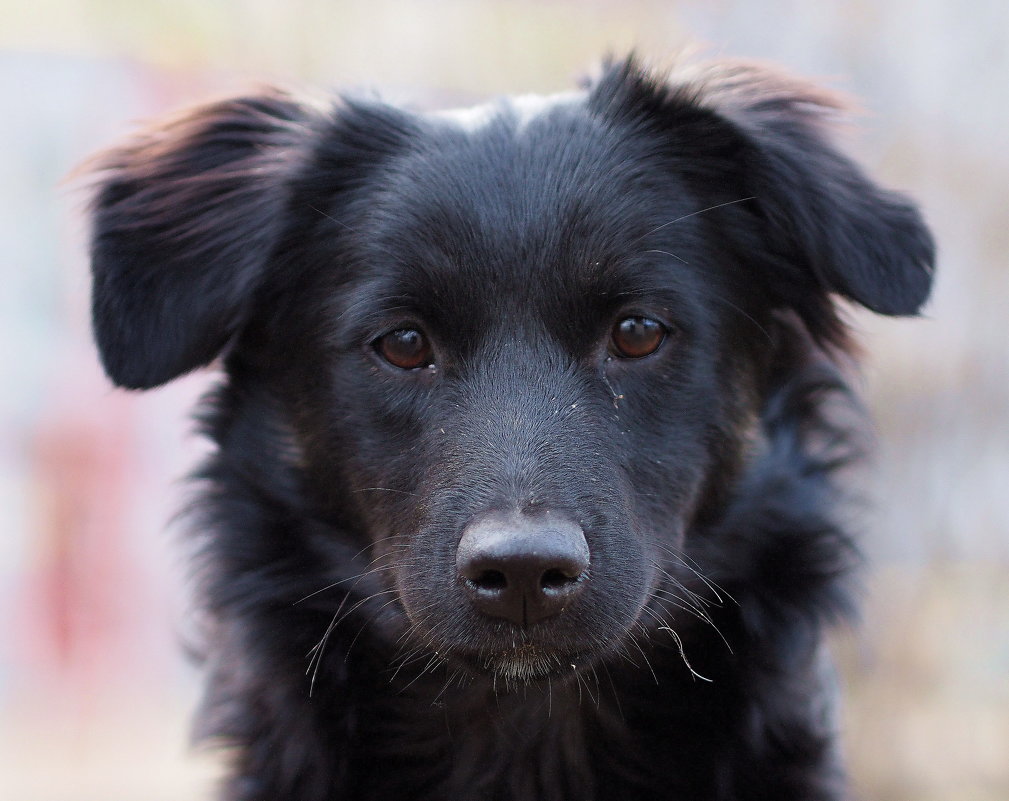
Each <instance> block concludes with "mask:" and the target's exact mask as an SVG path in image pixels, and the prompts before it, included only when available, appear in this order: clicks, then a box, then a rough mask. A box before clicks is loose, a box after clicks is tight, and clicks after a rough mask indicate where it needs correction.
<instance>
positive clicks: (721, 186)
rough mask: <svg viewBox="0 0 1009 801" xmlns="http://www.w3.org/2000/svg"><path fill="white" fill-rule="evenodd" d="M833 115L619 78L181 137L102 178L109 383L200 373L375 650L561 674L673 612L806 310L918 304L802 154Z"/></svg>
mask: <svg viewBox="0 0 1009 801" xmlns="http://www.w3.org/2000/svg"><path fill="white" fill-rule="evenodd" d="M830 106H831V103H830V101H828V99H826V98H824V97H823V96H822V95H820V94H818V93H815V92H814V91H812V90H810V89H809V88H808V87H805V86H800V85H796V84H794V83H787V82H783V81H781V80H780V79H778V78H776V77H774V76H769V75H767V74H765V73H761V72H755V71H752V70H744V69H736V68H733V69H723V70H721V71H713V72H711V73H709V74H706V75H698V76H696V77H694V78H693V79H691V80H690V81H689V82H684V83H682V84H678V85H672V84H669V83H666V82H664V81H661V80H658V79H656V78H653V77H650V76H648V75H646V74H644V73H642V72H641V71H640V70H639V69H638V68H637V67H636V66H635V65H634V64H633V63H630V62H628V63H625V64H620V65H615V66H613V67H611V68H609V69H608V70H607V72H606V74H605V75H604V77H603V78H602V79H601V80H600V81H599V82H597V83H596V84H595V85H594V86H593V87H592V88H590V89H589V90H587V91H585V92H583V93H577V94H571V95H565V96H559V97H557V98H552V99H548V100H546V101H537V102H532V101H515V102H502V103H500V104H498V105H496V106H490V107H486V108H484V109H480V110H477V111H474V112H470V113H468V114H443V115H429V116H417V115H410V114H406V113H404V112H400V111H398V110H395V109H391V108H388V107H385V106H381V105H377V104H360V103H348V104H344V105H342V106H340V107H338V108H337V109H335V110H332V109H318V108H314V107H310V106H307V105H304V104H301V103H299V102H297V101H294V100H292V99H291V98H288V97H286V96H282V95H275V96H262V97H256V98H247V99H242V100H236V101H229V102H226V103H223V104H218V105H216V106H211V107H207V108H204V109H201V110H198V111H197V112H195V113H194V114H193V115H190V116H188V117H185V118H182V119H179V120H176V121H174V122H172V123H170V124H168V125H167V126H164V127H162V128H160V129H158V130H157V131H155V132H153V133H151V134H148V135H147V136H145V137H143V138H141V139H139V140H137V141H136V142H134V143H132V144H130V145H128V146H126V147H124V148H121V149H119V150H116V151H113V152H111V153H110V154H108V155H107V156H106V157H105V158H104V161H103V163H102V169H103V172H102V176H103V179H102V180H103V183H102V187H101V189H100V191H99V193H98V195H97V202H96V216H95V220H96V222H95V235H94V247H93V260H94V272H95V294H94V321H95V330H96V336H97V339H98V342H99V346H100V348H101V350H102V354H103V358H104V361H105V365H106V369H107V370H108V372H109V374H110V375H111V377H112V378H113V379H114V380H115V381H117V382H118V383H120V384H123V385H125V386H131V387H138V388H146V387H149V386H154V385H157V384H159V383H162V382H164V381H167V380H169V379H171V378H172V377H174V376H175V375H178V374H180V373H182V372H185V371H187V370H190V369H193V368H194V367H197V366H199V365H202V364H204V363H206V362H208V361H210V360H211V359H213V358H215V357H216V356H217V355H218V354H219V353H220V352H222V351H225V352H226V361H225V365H226V371H227V382H228V384H227V395H228V399H229V400H228V403H230V404H231V405H232V407H233V408H234V409H235V410H237V411H236V414H235V416H234V417H233V418H231V419H232V420H233V421H237V422H235V423H234V425H231V426H230V427H229V428H227V429H226V430H225V429H223V428H222V430H218V431H216V432H215V437H216V438H217V440H218V442H219V444H220V446H221V452H222V454H223V455H224V458H225V459H226V460H230V461H231V462H232V463H234V464H236V465H239V466H241V470H239V472H242V471H243V470H244V474H245V475H247V476H248V477H249V481H250V483H252V484H254V485H256V486H257V487H259V488H260V489H261V490H262V491H263V492H264V493H265V494H266V495H267V496H269V498H270V501H269V503H271V504H275V505H278V506H281V507H283V508H284V509H286V510H287V511H288V512H289V513H290V514H291V515H293V516H299V517H301V518H304V519H310V520H314V521H318V522H319V523H320V525H324V527H325V529H326V531H328V532H330V533H329V534H327V535H325V536H329V537H332V538H340V539H344V540H346V541H347V542H348V543H352V544H353V546H354V547H353V549H352V550H354V551H357V553H358V562H357V563H356V564H357V567H356V568H355V571H356V573H358V574H367V575H368V577H369V579H368V580H369V581H371V582H373V583H374V586H375V587H376V589H374V592H373V593H372V595H373V596H381V601H382V605H381V606H380V607H376V611H375V614H376V615H378V614H380V613H381V614H382V615H384V616H385V617H386V618H390V619H392V620H393V623H391V624H390V625H389V636H390V639H392V640H395V639H396V638H397V637H402V636H404V634H403V633H404V632H405V633H406V634H408V635H409V636H410V637H411V638H413V639H414V640H416V641H419V642H422V643H424V644H425V646H426V647H428V648H429V649H430V650H431V651H433V652H434V653H436V654H438V655H439V656H441V657H443V658H445V659H447V660H449V661H450V662H452V663H454V664H456V665H459V666H462V667H464V668H465V669H467V670H469V671H472V672H474V673H477V674H479V673H490V674H493V675H495V676H503V677H505V678H506V679H534V678H539V677H545V676H549V675H553V674H558V673H563V672H568V671H571V670H572V667H574V669H575V670H577V669H579V668H580V667H582V666H583V665H587V664H591V663H592V662H593V661H595V660H597V659H599V658H601V657H603V656H605V655H606V654H609V653H611V652H612V651H614V650H616V649H619V648H621V647H623V645H624V644H625V643H626V642H627V640H628V638H629V636H630V633H631V632H632V630H633V629H634V628H635V627H641V626H646V627H647V626H652V625H654V621H655V620H661V617H662V614H665V612H666V611H667V609H666V608H665V607H661V602H660V599H661V598H662V595H663V593H667V594H668V593H674V592H675V591H676V590H677V588H680V587H682V586H683V584H684V582H687V581H688V579H687V574H688V573H689V572H690V571H691V567H690V564H691V562H690V558H691V557H690V556H689V554H690V553H691V548H696V547H699V546H698V545H697V544H696V543H695V542H694V540H696V538H697V537H698V536H699V534H698V532H699V531H701V530H702V529H703V524H704V522H705V521H710V520H713V519H717V518H718V516H719V514H720V510H722V509H723V508H724V507H725V505H726V503H727V502H728V499H730V498H731V496H732V494H733V492H734V491H735V486H736V483H737V481H738V480H739V478H740V476H741V475H742V474H743V473H744V472H745V470H746V466H747V464H748V463H749V462H750V461H751V460H752V459H753V458H754V454H756V453H758V452H759V450H760V448H761V432H760V418H761V416H762V414H763V413H764V406H765V402H766V400H767V397H768V395H769V393H770V392H771V391H772V390H773V389H774V388H775V387H776V386H779V385H780V384H781V382H782V381H784V380H787V376H788V373H789V371H790V370H792V369H793V368H794V366H795V364H796V363H797V361H796V357H795V353H796V352H797V351H801V352H802V353H803V354H806V355H808V353H809V352H810V351H811V350H812V349H814V345H813V344H812V343H813V342H814V341H816V342H819V343H820V344H821V345H823V346H831V345H833V346H839V345H840V344H841V340H842V338H843V337H842V328H841V325H840V323H839V322H838V318H837V316H836V313H835V312H834V310H833V305H832V301H831V300H830V295H831V294H841V295H845V296H847V297H848V298H850V299H852V300H854V301H856V302H859V303H861V304H863V305H866V306H868V307H870V308H873V309H875V310H877V311H880V312H882V313H887V314H909V313H913V312H914V311H916V310H917V308H918V307H919V306H920V304H921V303H922V302H923V301H924V299H925V297H926V295H927V292H928V286H929V282H930V275H929V266H930V263H931V253H932V246H931V242H930V240H929V238H928V234H927V232H926V231H925V229H924V227H923V226H922V224H921V222H920V220H919V218H918V217H917V214H916V212H915V211H914V210H913V209H912V208H911V207H910V206H909V205H907V204H906V203H904V202H903V200H902V199H900V198H899V197H897V196H894V195H890V194H888V193H886V192H883V191H882V190H880V189H878V188H877V187H875V186H874V185H873V184H871V183H870V182H868V181H867V180H866V179H865V178H864V176H862V175H861V173H860V172H859V171H858V170H857V168H855V167H854V165H852V164H851V163H850V162H848V161H847V160H846V159H844V158H843V157H842V156H840V155H838V154H837V153H836V152H835V151H834V150H833V149H832V148H831V146H830V145H829V144H827V143H826V142H825V140H824V138H823V133H822V130H821V116H822V113H823V112H824V110H825V109H828V108H830ZM807 331H808V334H807V333H806V332H807ZM293 536H301V535H300V534H295V535H293ZM270 547H271V548H273V549H275V550H276V551H277V553H278V555H279V556H280V558H283V553H284V545H283V543H281V542H274V543H272V544H271V546H270ZM291 547H292V548H293V547H295V546H293V545H292V546H291ZM358 549H359V550H358ZM362 555H363V556H362ZM313 570H314V573H313V578H314V581H315V585H316V586H315V587H314V588H313V589H317V588H319V587H324V586H326V585H327V584H329V583H331V582H332V581H334V576H336V575H338V573H336V572H334V571H333V569H332V568H331V567H329V568H327V566H326V564H325V561H324V560H323V561H322V562H320V564H318V565H316V566H315V568H313ZM327 571H329V572H327ZM366 586H368V585H367V582H366ZM362 602H363V600H362ZM660 608H661V612H660V611H659V610H660Z"/></svg>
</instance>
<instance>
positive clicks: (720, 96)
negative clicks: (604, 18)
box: [596, 58, 935, 315]
mask: <svg viewBox="0 0 1009 801" xmlns="http://www.w3.org/2000/svg"><path fill="white" fill-rule="evenodd" d="M621 86H622V87H623V88H622V89H615V87H621ZM632 86H633V87H634V88H630V87H632ZM596 92H597V95H598V93H600V92H602V93H603V94H608V95H609V101H608V104H609V106H610V107H611V108H612V106H613V104H614V102H616V103H617V104H620V103H623V104H624V109H625V110H624V113H625V114H626V113H627V111H626V109H627V104H630V105H631V106H635V107H636V108H637V109H638V114H639V118H640V117H641V116H644V117H647V118H648V119H649V124H650V125H651V126H652V127H653V128H654V129H661V130H662V131H663V132H664V133H665V135H666V136H667V137H671V141H673V142H674V145H675V146H676V147H677V148H678V153H679V156H680V158H681V159H683V160H684V161H685V162H686V163H687V164H688V168H689V169H693V170H694V172H695V173H696V175H697V176H699V177H700V178H701V181H700V183H702V184H703V185H704V187H705V188H708V189H711V190H712V191H713V192H714V193H716V194H717V193H722V194H724V193H725V192H729V191H731V192H732V193H733V194H732V195H731V196H725V197H721V195H718V197H720V198H721V200H724V201H726V202H729V201H733V202H735V201H739V200H742V199H744V198H745V199H746V202H742V203H740V204H739V205H738V206H737V207H736V208H735V210H736V211H740V212H742V211H744V210H745V211H746V212H748V213H751V214H756V216H757V219H758V223H759V231H758V236H759V237H760V240H761V243H762V247H761V251H762V253H761V254H760V257H762V258H763V257H765V256H770V257H771V260H772V261H773V262H775V263H776V264H777V267H778V268H779V269H778V272H779V274H778V275H773V276H771V281H772V287H775V288H776V289H777V290H779V291H780V293H781V294H782V296H783V297H784V298H785V299H786V300H788V301H791V300H793V299H799V300H801V294H802V292H803V291H806V292H808V290H809V288H810V281H811V280H815V282H816V284H819V286H821V287H822V288H823V289H825V290H827V291H832V292H837V293H839V294H841V295H844V296H845V297H847V298H850V299H851V300H854V301H857V302H858V303H861V304H862V305H863V306H866V307H868V308H870V309H872V310H874V311H876V312H879V313H881V314H890V315H907V314H914V313H916V312H917V311H918V310H919V309H920V308H921V306H922V304H923V303H924V302H925V301H926V300H927V298H928V294H929V291H930V289H931V284H932V268H933V261H934V256H935V247H934V244H933V241H932V237H931V234H930V233H929V231H928V229H927V228H926V226H925V224H924V222H923V221H922V218H921V216H920V214H919V213H918V210H917V209H916V208H915V206H914V205H913V204H912V203H911V202H909V201H908V200H907V199H906V198H904V197H903V196H901V195H899V194H897V193H894V192H889V191H886V190H884V189H882V188H880V187H879V186H877V185H876V184H875V183H873V182H872V181H870V180H869V179H868V178H867V177H866V176H865V174H864V173H863V172H862V171H861V169H859V167H858V166H857V165H856V164H854V163H853V162H852V161H851V160H850V159H848V158H847V157H845V156H844V155H843V154H841V153H840V152H839V151H838V150H837V149H836V148H835V147H834V145H833V144H832V143H831V141H830V138H829V130H828V129H829V125H828V123H829V117H830V116H832V115H834V114H836V112H838V111H839V110H840V109H841V103H840V102H839V101H838V100H837V99H836V98H835V97H833V96H832V95H830V94H829V93H827V92H825V91H822V90H819V89H817V88H816V87H814V86H811V85H809V84H807V83H804V82H802V81H798V80H795V79H791V78H788V77H786V76H783V75H780V74H778V73H775V72H773V71H771V70H769V69H766V68H761V67H755V66H752V65H745V64H732V63H716V64H710V65H700V66H695V67H691V66H686V67H684V68H680V69H677V70H675V71H673V73H672V74H671V75H668V76H652V75H648V74H647V73H645V72H643V71H642V70H641V69H640V68H639V67H638V66H637V65H636V63H635V60H634V59H633V58H632V59H629V60H627V61H626V62H623V63H621V64H617V65H615V66H613V67H611V68H610V71H609V72H608V73H607V75H606V76H605V77H604V78H603V80H602V81H601V82H600V85H599V87H597V89H596ZM620 95H622V100H620V101H615V98H616V97H617V96H620ZM692 158H693V159H694V160H695V161H697V162H698V163H697V164H696V165H694V166H693V167H689V162H690V161H691V159H692ZM712 196H714V195H712ZM712 202H713V203H717V202H719V200H718V199H715V200H713V201H712ZM747 252H748V253H749V254H750V255H751V256H756V254H754V250H753V249H752V248H747ZM782 268H783V269H782ZM789 282H794V283H795V284H796V285H795V286H789V285H788V284H789ZM775 284H776V285H777V286H775Z"/></svg>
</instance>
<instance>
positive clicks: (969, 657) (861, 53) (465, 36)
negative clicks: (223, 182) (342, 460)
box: [0, 0, 1009, 801]
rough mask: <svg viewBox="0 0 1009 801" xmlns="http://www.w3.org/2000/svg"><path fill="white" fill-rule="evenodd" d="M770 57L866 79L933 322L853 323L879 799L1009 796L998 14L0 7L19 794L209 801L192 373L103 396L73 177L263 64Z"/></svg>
mask: <svg viewBox="0 0 1009 801" xmlns="http://www.w3.org/2000/svg"><path fill="white" fill-rule="evenodd" d="M686 44H694V45H698V44H699V45H700V47H701V52H702V53H705V54H707V55H712V56H718V55H730V56H736V57H746V58H756V59H761V60H771V61H776V62H779V63H781V64H782V65H784V66H785V67H786V68H788V69H789V70H790V71H793V72H796V73H799V74H803V75H806V76H809V77H812V78H815V79H817V80H819V81H820V82H822V83H825V84H826V85H828V86H831V87H834V88H836V89H839V90H842V91H844V92H847V93H849V94H851V95H854V96H856V97H858V98H860V99H861V101H862V112H861V113H860V114H859V115H858V117H857V119H856V123H857V125H856V126H855V128H854V129H853V130H852V131H847V132H845V139H846V142H847V145H848V149H849V150H850V151H851V152H852V153H854V154H855V155H856V156H857V157H858V158H859V159H860V160H861V161H862V162H863V163H864V164H865V165H866V166H867V167H868V168H869V171H870V173H872V174H874V175H876V176H877V177H879V178H880V179H881V180H882V181H883V182H884V183H887V184H890V185H893V186H896V187H900V188H902V189H904V190H906V191H908V192H910V193H911V194H912V195H913V196H914V197H916V198H917V199H918V200H919V201H920V202H921V204H922V206H923V208H924V210H925V213H926V216H927V218H928V219H929V221H930V222H931V224H932V226H933V227H934V230H935V233H936V235H937V238H938V242H939V247H940V250H939V252H940V260H939V264H940V271H939V280H938V286H937V289H936V292H935V296H934V300H933V302H932V303H931V304H930V306H929V308H928V310H927V313H926V316H925V318H924V319H921V320H915V321H907V320H903V321H893V320H881V319H872V318H870V317H869V316H861V315H854V316H853V320H854V323H855V326H856V328H857V329H858V330H859V332H860V336H861V339H862V341H863V343H864V344H865V345H866V347H867V350H868V352H869V357H868V359H867V362H866V369H865V374H864V378H863V383H864V390H865V392H866V395H867V397H868V399H869V401H870V405H871V407H872V409H873V411H874V413H875V416H876V419H877V421H878V428H879V439H880V449H879V454H878V458H877V460H876V463H875V465H874V466H873V468H872V470H873V473H872V480H871V481H870V482H869V483H870V484H871V485H872V486H873V487H874V490H873V491H874V495H875V499H876V505H875V507H874V509H873V511H872V512H871V514H870V515H869V517H868V520H867V524H866V529H867V530H866V536H865V547H866V551H867V552H868V554H869V556H870V559H871V569H870V571H869V572H868V574H867V577H866V581H865V594H866V605H865V619H864V621H863V624H862V625H861V626H860V627H859V628H858V629H857V630H853V631H849V632H843V633H841V634H840V635H839V636H838V637H837V639H836V642H835V648H836V650H837V653H838V655H839V658H840V660H841V662H842V665H843V680H844V683H845V685H846V707H845V719H844V729H845V748H846V750H847V752H848V754H849V760H850V763H851V770H852V774H853V782H854V785H855V788H856V792H857V795H858V797H859V798H864V799H880V800H881V801H891V800H892V801H909V800H910V799H920V800H921V801H931V800H932V799H936V801H938V799H951V798H952V799H957V801H1005V799H1007V798H1009V419H1007V415H1009V325H1007V322H1006V321H1007V313H1006V307H1007V302H1009V269H1007V268H1009V264H1007V253H1009V190H1007V187H1009V148H1007V147H1006V131H1007V130H1009V3H1006V2H1004V0H960V2H952V0H945V1H943V0H874V1H873V2H865V1H864V0H857V1H852V0H849V1H848V2H841V1H840V0H819V2H816V3H808V2H805V3H804V2H799V0H761V2H753V1H751V2H747V1H746V0H703V1H701V0H698V1H697V2H688V0H682V2H674V1H667V2H659V0H651V1H646V0H538V1H534V0H416V1H414V2H407V0H368V2H341V0H244V1H240V0H145V1H144V2H137V0H34V1H33V2H31V3H28V2H24V1H23V0H0V97H2V98H3V100H2V103H3V113H2V114H0V243H2V248H3V249H2V261H0V270H2V273H0V341H2V342H3V346H2V347H0V365H2V369H0V376H2V378H0V445H2V451H0V505H2V510H3V523H2V524H0V525H2V527H3V529H4V531H3V532H2V536H0V610H2V615H0V798H3V799H12V801H13V799H18V801H35V800H38V801H42V800H44V801H57V800H62V799H67V800H68V801H91V799H94V800H95V801H98V800H99V799H100V800H101V801H118V800H119V799H124V800H125V799H136V798H142V799H145V800H146V801H161V799H165V800H166V801H167V800H168V799H181V798H187V799H207V798H210V797H211V795H212V790H213V785H214V782H215V777H216V776H217V775H218V774H219V772H220V765H219V757H217V756H215V755H213V754H206V753H202V754H201V753H194V752H192V751H191V750H190V748H189V746H188V726H189V723H188V721H189V719H190V717H191V714H192V712H193V710H194V707H195V705H196V704H197V702H198V695H199V683H198V675H197V674H196V672H195V671H194V670H193V669H192V668H190V667H188V666H187V664H186V662H185V661H184V659H183V657H182V655H181V648H180V647H179V640H180V639H182V637H181V636H180V635H181V633H184V631H185V625H186V624H185V613H184V608H185V607H184V598H185V594H186V593H185V586H184V585H185V582H184V578H183V577H184V569H183V566H184V559H183V557H182V551H181V548H180V547H179V546H178V531H177V528H178V526H174V527H173V525H171V523H170V522H169V521H170V520H171V518H172V515H173V514H174V513H175V512H176V511H177V510H178V509H179V508H180V506H181V505H182V502H183V500H184V498H185V494H186V491H185V486H184V484H183V483H182V482H181V481H180V479H181V477H182V476H183V475H184V474H185V472H186V470H187V468H188V467H189V466H191V465H192V463H193V462H194V460H195V459H196V458H197V457H198V455H199V453H200V452H201V450H202V449H203V448H204V447H205V446H204V445H203V444H202V443H201V442H200V441H199V440H198V439H197V438H195V437H194V436H193V435H192V433H191V425H190V423H189V422H188V417H187V409H188V407H189V406H190V405H191V403H192V402H193V401H194V400H195V398H196V397H197V396H198V395H199V394H200V391H201V389H202V388H203V387H205V386H206V384H207V381H208V380H209V377H208V376H207V375H206V374H202V375H195V376H191V377H189V378H186V379H184V380H182V381H180V382H177V383H175V384H173V385H171V386H169V387H167V388H164V389H162V390H159V391H156V392H152V393H148V394H145V395H139V394H128V393H125V392H120V391H114V390H112V389H111V387H110V386H109V385H108V383H107V382H106V380H105V379H104V377H103V376H102V374H101V372H100V370H99V368H98V367H97V362H96V357H95V354H94V352H93V349H92V346H91V344H90V343H89V339H88V327H87V298H88V282H87V264H86V260H85V229H84V226H83V223H82V210H83V202H82V200H81V198H80V196H79V194H75V193H74V191H72V187H69V186H67V185H66V184H65V183H62V182H63V179H64V178H65V176H66V175H67V173H68V172H69V171H70V170H71V169H72V167H73V166H74V165H75V164H76V163H78V162H79V161H80V160H81V159H82V158H83V157H85V156H86V155H88V154H89V153H90V152H92V151H94V150H95V149H96V148H99V147H101V146H103V145H106V144H109V143H110V142H112V141H114V140H116V138H117V137H119V136H121V135H123V134H124V133H126V132H128V131H129V130H131V128H132V127H133V126H134V125H135V123H136V122H137V121H139V120H143V119H145V118H148V117H151V116H155V115H157V114H159V113H161V112H164V111H166V110H169V109H173V108H176V107H178V106H181V105H185V104H188V103H191V102H195V101H199V100H203V99H206V98H207V97H208V96H213V95H219V94H221V93H225V92H230V91H242V90H244V89H247V88H249V86H250V85H254V84H256V83H262V82H273V83H280V84H282V85H288V86H299V85H304V86H309V87H315V88H324V89H325V88H332V89H358V90H360V89H369V88H375V89H377V90H379V91H380V92H381V93H382V94H383V95H384V96H386V97H388V98H390V99H392V100H396V101H400V102H403V101H405V102H408V103H410V104H413V105H415V106H418V107H429V106H439V105H457V104H465V103H468V102H471V101H474V100H478V99H480V98H484V97H486V96H487V95H494V94H500V93H506V92H516V91H517V92H530V91H542V92H549V91H555V90H564V89H567V88H569V87H571V85H572V81H573V80H574V79H576V78H577V77H578V76H579V75H580V74H582V73H583V72H584V71H586V70H587V69H590V68H591V67H592V66H593V64H594V63H595V62H596V61H597V60H598V59H599V57H600V56H601V55H602V54H604V53H606V52H611V51H612V52H617V53H619V52H622V51H625V50H627V49H629V48H631V47H635V48H637V50H638V51H639V52H640V53H642V54H643V55H645V56H648V57H652V58H657V59H659V60H662V59H665V58H668V56H669V54H670V53H672V52H673V51H675V50H676V49H678V48H680V47H682V46H684V45H686Z"/></svg>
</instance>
